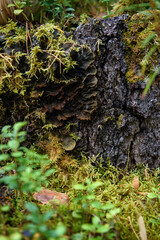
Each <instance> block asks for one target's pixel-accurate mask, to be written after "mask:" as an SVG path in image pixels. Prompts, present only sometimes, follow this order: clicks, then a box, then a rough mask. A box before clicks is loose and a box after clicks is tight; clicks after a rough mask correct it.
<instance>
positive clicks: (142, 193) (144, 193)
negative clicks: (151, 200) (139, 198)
mask: <svg viewBox="0 0 160 240" xmlns="http://www.w3.org/2000/svg"><path fill="white" fill-rule="evenodd" d="M137 193H138V194H140V195H144V196H145V195H148V194H149V193H148V192H137Z"/></svg>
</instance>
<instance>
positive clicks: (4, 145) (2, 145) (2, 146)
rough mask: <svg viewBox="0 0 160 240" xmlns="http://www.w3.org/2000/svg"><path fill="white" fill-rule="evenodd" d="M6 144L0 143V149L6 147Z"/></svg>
mask: <svg viewBox="0 0 160 240" xmlns="http://www.w3.org/2000/svg"><path fill="white" fill-rule="evenodd" d="M7 148H8V145H7V144H1V145H0V150H3V149H7Z"/></svg>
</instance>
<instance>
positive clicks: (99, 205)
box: [91, 201, 102, 209]
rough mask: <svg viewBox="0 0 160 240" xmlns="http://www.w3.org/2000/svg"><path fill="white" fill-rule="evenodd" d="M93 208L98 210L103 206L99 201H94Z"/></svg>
mask: <svg viewBox="0 0 160 240" xmlns="http://www.w3.org/2000/svg"><path fill="white" fill-rule="evenodd" d="M91 207H92V208H96V209H101V208H102V204H101V203H100V202H99V201H94V202H92V203H91Z"/></svg>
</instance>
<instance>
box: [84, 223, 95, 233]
mask: <svg viewBox="0 0 160 240" xmlns="http://www.w3.org/2000/svg"><path fill="white" fill-rule="evenodd" d="M81 227H82V229H83V230H86V231H90V232H92V231H94V230H95V226H94V225H92V224H89V223H85V224H82V226H81Z"/></svg>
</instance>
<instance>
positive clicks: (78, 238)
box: [71, 233, 84, 240]
mask: <svg viewBox="0 0 160 240" xmlns="http://www.w3.org/2000/svg"><path fill="white" fill-rule="evenodd" d="M83 237H84V235H83V234H81V233H75V234H73V235H72V237H71V239H72V240H83Z"/></svg>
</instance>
